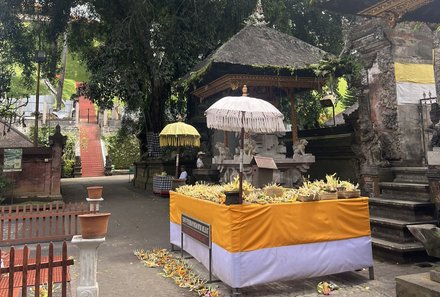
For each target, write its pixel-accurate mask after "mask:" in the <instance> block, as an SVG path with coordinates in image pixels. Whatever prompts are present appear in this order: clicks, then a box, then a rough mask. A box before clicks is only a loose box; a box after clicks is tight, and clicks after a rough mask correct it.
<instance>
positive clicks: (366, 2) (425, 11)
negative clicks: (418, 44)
mask: <svg viewBox="0 0 440 297" xmlns="http://www.w3.org/2000/svg"><path fill="white" fill-rule="evenodd" d="M315 6H317V7H320V8H323V9H327V10H330V11H334V12H339V13H342V14H352V15H362V16H378V17H385V18H389V17H390V15H395V16H396V17H399V16H400V15H401V14H402V12H406V13H404V14H403V15H402V16H401V18H399V19H398V20H400V21H421V22H428V23H439V22H440V14H439V13H438V12H439V10H440V0H433V1H432V2H429V1H425V0H413V1H412V2H411V3H408V1H402V0H400V1H388V2H386V1H383V0H315Z"/></svg>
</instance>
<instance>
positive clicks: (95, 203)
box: [86, 198, 104, 212]
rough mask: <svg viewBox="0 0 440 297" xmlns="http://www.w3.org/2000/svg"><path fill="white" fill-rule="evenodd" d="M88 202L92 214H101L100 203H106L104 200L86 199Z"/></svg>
mask: <svg viewBox="0 0 440 297" xmlns="http://www.w3.org/2000/svg"><path fill="white" fill-rule="evenodd" d="M86 200H87V202H88V203H89V210H90V211H91V212H99V204H100V202H102V201H104V198H98V199H90V198H86Z"/></svg>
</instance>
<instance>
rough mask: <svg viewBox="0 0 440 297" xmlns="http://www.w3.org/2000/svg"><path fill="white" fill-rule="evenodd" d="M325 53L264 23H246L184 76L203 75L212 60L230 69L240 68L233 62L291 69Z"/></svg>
mask: <svg viewBox="0 0 440 297" xmlns="http://www.w3.org/2000/svg"><path fill="white" fill-rule="evenodd" d="M325 54H326V52H325V51H323V50H321V49H319V48H317V47H315V46H313V45H310V44H308V43H306V42H304V41H302V40H300V39H298V38H296V37H293V36H291V35H288V34H285V33H282V32H279V31H277V30H275V29H272V28H269V27H266V26H261V25H260V26H257V25H248V26H246V27H244V28H243V29H242V30H241V31H239V32H238V33H237V34H235V35H234V36H233V37H232V38H231V39H229V40H228V41H227V42H226V43H225V44H223V45H222V46H221V47H219V48H218V49H217V50H216V51H214V52H213V53H212V54H211V55H209V56H208V57H207V58H206V59H205V60H203V61H202V62H200V63H199V64H198V65H196V67H194V69H193V70H192V71H191V72H190V73H188V74H187V75H186V76H185V77H184V79H186V80H190V81H191V80H193V79H194V78H196V77H200V76H203V75H205V74H206V73H207V72H209V70H210V68H212V66H213V65H214V64H217V65H219V66H226V67H227V69H229V71H230V72H229V73H238V72H239V71H238V70H237V69H238V68H239V67H233V66H248V67H251V68H255V69H275V70H276V69H278V70H279V69H287V70H289V71H290V72H292V71H295V70H301V69H308V67H309V65H310V64H315V63H318V62H319V61H320V59H321V58H322V57H323V56H324V55H325ZM225 64H226V65H225ZM220 68H221V67H220ZM223 74H226V73H223ZM223 74H221V75H223ZM219 76H220V75H218V76H217V77H219ZM215 78H216V77H213V79H215Z"/></svg>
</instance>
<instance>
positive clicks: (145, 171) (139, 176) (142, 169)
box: [133, 159, 164, 190]
mask: <svg viewBox="0 0 440 297" xmlns="http://www.w3.org/2000/svg"><path fill="white" fill-rule="evenodd" d="M134 165H135V171H134V178H133V184H134V186H135V187H136V188H140V189H144V190H145V189H146V188H147V185H148V184H150V185H151V184H152V182H153V176H155V175H156V174H160V173H161V172H163V171H164V165H163V163H162V160H160V159H150V160H147V161H140V162H135V163H134Z"/></svg>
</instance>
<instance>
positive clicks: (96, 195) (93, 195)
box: [87, 186, 103, 199]
mask: <svg viewBox="0 0 440 297" xmlns="http://www.w3.org/2000/svg"><path fill="white" fill-rule="evenodd" d="M102 188H103V187H102V186H92V187H87V195H88V198H89V199H100V198H102Z"/></svg>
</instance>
